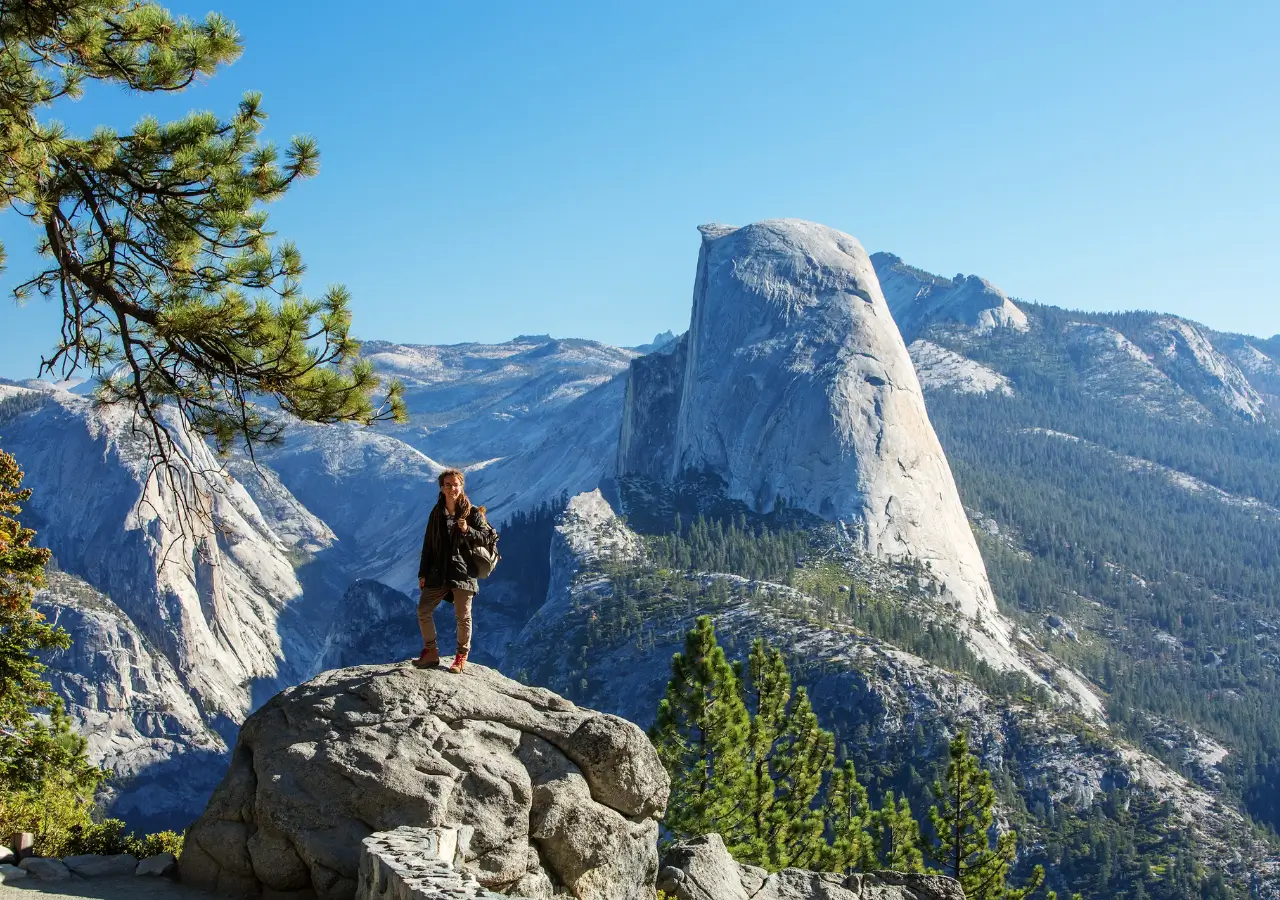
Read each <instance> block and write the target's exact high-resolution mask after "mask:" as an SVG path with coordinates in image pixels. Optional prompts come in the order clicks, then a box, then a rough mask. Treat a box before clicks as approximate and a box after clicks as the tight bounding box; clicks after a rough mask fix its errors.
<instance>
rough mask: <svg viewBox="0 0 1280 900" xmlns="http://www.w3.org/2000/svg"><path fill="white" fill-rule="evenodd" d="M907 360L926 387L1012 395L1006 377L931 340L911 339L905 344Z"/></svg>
mask: <svg viewBox="0 0 1280 900" xmlns="http://www.w3.org/2000/svg"><path fill="white" fill-rule="evenodd" d="M907 352H908V353H910V354H911V361H912V362H913V363H915V365H916V377H918V378H919V379H920V384H921V386H922V387H923V388H924V389H925V390H926V391H930V390H952V391H956V392H958V393H961V394H990V393H992V392H998V393H1000V394H1003V395H1004V396H1006V397H1012V396H1013V385H1011V384H1010V383H1009V379H1008V378H1006V377H1005V376H1004V375H1001V374H1000V373H999V372H995V371H993V370H991V369H989V368H987V367H986V366H984V365H982V363H978V362H974V361H973V360H971V359H969V358H968V357H965V356H961V355H960V354H959V353H956V352H955V351H954V350H948V349H947V348H946V347H940V346H939V345H937V344H935V343H933V342H932V341H926V340H917V341H912V342H911V345H910V346H909V347H907Z"/></svg>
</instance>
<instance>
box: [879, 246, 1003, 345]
mask: <svg viewBox="0 0 1280 900" xmlns="http://www.w3.org/2000/svg"><path fill="white" fill-rule="evenodd" d="M871 264H872V265H873V266H875V270H876V277H877V278H878V279H879V281H880V289H881V290H882V291H883V292H884V299H885V302H886V303H888V304H889V311H890V312H891V313H893V319H894V321H895V322H897V323H898V330H899V331H901V332H902V335H903V337H904V338H906V339H907V340H908V341H914V340H915V339H916V337H917V336H918V335H919V334H920V332H921V331H923V330H924V329H925V328H927V327H928V326H930V325H934V324H942V323H947V324H957V325H966V326H969V327H970V328H975V329H977V330H978V331H991V330H992V329H995V328H1012V329H1014V330H1016V331H1023V330H1025V329H1026V328H1027V315H1026V313H1024V312H1023V311H1022V310H1020V309H1018V307H1017V305H1016V304H1014V302H1013V301H1012V300H1010V299H1009V298H1008V297H1006V296H1005V294H1004V291H1002V290H1000V288H998V287H996V286H995V285H994V284H992V283H991V282H989V281H987V280H986V279H985V278H979V277H978V276H977V275H957V276H956V277H955V278H942V277H940V276H938V275H932V274H930V273H929V272H925V271H923V270H921V269H917V268H915V267H914V266H909V265H907V264H906V263H904V262H903V261H902V260H901V259H900V258H899V257H897V256H894V255H893V254H892V253H876V254H874V255H873V256H872V257H871Z"/></svg>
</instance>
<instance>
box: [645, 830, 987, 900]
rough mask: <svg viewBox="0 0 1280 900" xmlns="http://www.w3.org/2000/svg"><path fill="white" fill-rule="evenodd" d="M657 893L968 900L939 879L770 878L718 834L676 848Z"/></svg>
mask: <svg viewBox="0 0 1280 900" xmlns="http://www.w3.org/2000/svg"><path fill="white" fill-rule="evenodd" d="M658 887H659V888H661V889H662V890H663V891H665V892H666V893H667V894H668V895H669V896H671V897H674V898H676V900H964V891H963V890H961V889H960V884H959V882H957V881H955V880H954V879H952V878H944V877H942V876H940V875H904V874H902V873H900V872H876V873H873V874H872V873H868V874H856V875H837V874H835V873H833V872H811V871H809V870H807V869H783V870H782V871H781V872H774V873H773V874H769V873H768V872H766V871H765V870H764V869H760V868H757V867H756V866H747V865H743V864H741V863H738V862H735V861H734V859H733V857H732V856H730V855H729V851H728V850H726V849H725V846H724V841H723V840H722V839H721V838H720V835H718V834H707V835H703V836H702V837H697V838H693V839H691V840H688V841H681V842H680V843H678V844H675V845H674V846H672V847H671V849H670V850H668V851H667V854H666V856H665V857H664V858H663V860H662V870H661V872H660V873H659V876H658Z"/></svg>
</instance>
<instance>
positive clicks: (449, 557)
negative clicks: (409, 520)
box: [413, 469, 498, 673]
mask: <svg viewBox="0 0 1280 900" xmlns="http://www.w3.org/2000/svg"><path fill="white" fill-rule="evenodd" d="M436 480H437V481H438V482H439V484H440V498H439V499H438V500H437V501H436V505H435V508H434V509H432V510H431V516H430V518H428V519H427V533H426V534H425V535H423V538H422V561H421V562H420V563H419V565H418V588H419V590H420V591H421V593H420V594H419V597H418V627H419V628H420V629H421V630H422V655H421V656H419V657H418V658H417V659H416V660H414V661H413V664H414V665H415V666H417V667H418V668H420V669H425V668H426V667H428V666H436V665H439V664H440V652H439V650H437V649H436V625H435V620H434V619H433V618H432V617H433V615H434V614H435V611H436V607H437V606H439V605H440V601H441V600H444V599H445V598H446V597H447V596H448V595H449V594H452V595H453V615H454V618H455V619H457V621H458V651H457V655H456V656H455V657H454V658H453V665H451V666H449V671H450V672H454V673H458V672H461V671H462V670H463V668H464V667H465V666H466V663H467V654H468V653H470V652H471V601H472V599H474V598H475V595H476V591H477V590H478V589H479V584H478V582H477V581H476V566H475V563H474V562H472V559H471V551H472V549H473V548H475V547H489V548H492V547H493V546H494V544H495V543H496V542H497V540H498V533H497V532H496V531H494V530H493V527H492V526H491V525H490V524H489V523H488V522H486V521H485V518H484V507H483V506H481V507H478V508H477V507H474V506H472V505H471V501H470V500H468V499H467V495H466V494H465V493H463V490H462V487H463V483H464V481H465V478H464V476H463V474H462V473H461V472H460V471H458V470H457V469H445V470H444V471H443V472H441V473H440V477H439V478H438V479H436Z"/></svg>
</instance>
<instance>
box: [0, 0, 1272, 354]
mask: <svg viewBox="0 0 1280 900" xmlns="http://www.w3.org/2000/svg"><path fill="white" fill-rule="evenodd" d="M170 6H171V8H172V9H174V10H175V11H177V12H181V13H186V14H191V15H197V16H202V15H203V14H204V12H206V11H207V10H208V9H210V8H213V9H217V10H219V11H221V12H223V13H225V14H226V15H228V16H229V17H230V18H232V19H233V20H234V21H235V22H236V24H237V25H238V26H239V28H240V30H241V32H242V34H243V36H244V41H245V46H246V49H245V53H244V56H243V57H242V58H241V59H240V60H239V61H238V62H236V63H235V64H234V65H232V66H230V67H227V68H225V69H224V70H222V71H221V72H220V73H219V74H217V75H216V76H215V77H214V78H213V79H212V80H210V81H209V82H207V83H205V84H202V85H201V86H199V87H197V88H195V89H193V90H190V91H188V92H186V93H185V94H182V95H180V96H177V97H169V98H155V97H145V98H136V97H129V96H128V95H126V94H124V93H123V92H121V91H118V90H114V89H110V90H108V89H95V90H91V91H90V92H89V93H88V94H87V96H86V97H85V99H84V100H82V101H80V102H79V103H77V104H65V105H63V106H62V107H59V108H58V110H57V112H56V115H57V117H58V118H61V119H62V120H63V121H65V122H67V123H68V124H69V125H71V126H73V127H74V128H77V129H85V130H87V129H88V128H89V127H90V126H91V125H92V124H94V123H97V122H106V123H110V124H115V125H127V124H129V123H131V122H133V121H134V120H136V119H137V118H138V117H139V116H140V115H141V114H142V113H144V112H148V111H150V112H154V113H156V114H157V115H159V116H162V117H173V116H177V115H179V114H181V113H183V112H185V111H187V110H188V109H192V108H207V109H213V110H215V111H217V112H220V113H223V114H226V113H229V112H230V111H231V110H232V109H233V107H234V104H235V101H236V100H237V99H238V97H239V96H240V94H241V93H242V92H243V91H245V90H249V89H255V90H260V91H262V92H263V93H264V94H265V101H266V108H267V110H268V111H269V112H270V113H271V114H272V118H271V122H270V125H269V136H270V137H272V138H273V139H276V140H278V141H279V142H280V143H282V144H283V143H285V142H287V140H288V138H289V137H290V136H291V135H293V134H296V133H310V134H312V135H314V136H315V137H316V138H317V139H318V140H319V143H320V147H321V151H322V154H323V155H322V163H321V172H320V175H319V177H317V178H316V179H314V180H312V181H309V182H306V183H304V184H302V185H301V186H299V187H298V188H297V189H295V190H294V191H292V192H291V194H290V195H289V196H287V197H286V198H285V199H284V200H282V201H281V202H279V203H277V204H275V205H274V206H273V208H272V221H273V224H274V226H275V227H276V228H277V230H278V231H279V232H280V233H281V234H282V235H283V236H287V237H289V238H291V239H294V240H295V241H296V242H297V243H298V244H299V246H300V248H301V249H302V252H303V255H304V258H305V259H306V260H307V262H308V264H309V272H308V280H307V285H308V287H309V288H311V289H314V290H316V291H319V290H320V289H322V288H323V286H324V285H326V284H328V283H330V282H342V283H345V284H346V285H347V286H348V287H349V288H351V290H352V292H353V294H354V310H355V315H356V329H355V330H356V332H357V333H358V334H359V335H360V336H361V337H365V338H384V339H391V340H398V341H408V342H421V343H453V342H460V341H469V340H476V341H501V340H505V339H508V338H510V337H512V336H514V335H516V334H520V333H541V332H549V333H551V334H554V335H557V336H575V337H589V338H596V339H599V340H603V341H608V342H610V343H615V344H635V343H642V342H644V341H647V340H649V339H650V338H651V337H652V336H653V335H654V333H656V332H658V331H661V330H664V329H668V328H670V329H673V330H676V331H679V330H681V329H683V328H684V327H686V325H687V323H688V315H689V303H690V295H691V291H692V285H693V275H694V265H695V260H696V254H697V247H698V234H697V232H696V231H695V230H694V229H695V226H697V225H698V224H700V223H703V222H709V221H720V222H729V223H733V224H743V223H746V222H749V221H753V220H757V219H763V218H770V217H778V216H794V217H800V218H805V219H812V220H816V221H819V222H823V223H825V224H828V225H831V226H834V227H836V228H839V229H841V230H843V231H847V232H849V233H851V234H853V235H855V236H856V237H858V238H859V239H860V240H861V241H862V243H863V245H864V246H865V247H866V248H867V249H868V250H869V251H875V250H890V251H892V252H895V253H897V254H899V255H900V256H902V257H903V258H904V259H906V260H907V261H908V262H910V263H913V264H914V265H917V266H920V267H922V268H925V269H929V270H932V271H936V272H940V273H942V274H945V275H952V274H955V273H956V272H965V273H977V274H980V275H983V276H985V277H987V278H989V279H991V280H992V281H994V282H996V283H997V284H999V285H1000V286H1001V287H1003V288H1004V289H1005V290H1006V291H1007V292H1008V293H1010V294H1012V295H1014V296H1018V297H1024V298H1028V299H1035V300H1039V301H1042V302H1046V303H1053V304H1058V305H1063V306H1068V307H1077V308H1088V309H1127V308H1145V309H1158V310H1161V311H1167V312H1174V313H1179V314H1182V315H1186V316H1189V317H1191V318H1194V319H1197V320H1199V321H1202V322H1205V323H1207V324H1209V325H1211V326H1213V327H1216V328H1220V329H1224V330H1235V331H1243V332H1248V333H1253V334H1261V335H1271V334H1274V333H1276V332H1280V288H1278V287H1277V284H1280V280H1278V279H1277V277H1276V271H1275V270H1276V263H1277V261H1278V260H1280V255H1278V254H1277V247H1278V246H1280V174H1278V172H1277V162H1278V161H1280V153H1277V146H1278V145H1280V53H1278V52H1277V51H1276V45H1275V39H1276V34H1277V33H1278V32H1280V4H1275V3H1256V4H1255V3H1227V4H1219V3H1213V4H1211V3H1208V2H1204V3H1196V4H1188V3H1168V2H1161V3H1154V2H1153V3H1110V2H1108V3H1091V2H1076V3H1069V4H1053V5H1049V4H1039V3H1015V2H1009V3H999V4H996V3H964V4H959V3H950V2H938V3H899V4H890V3H880V2H876V3H852V2H830V3H805V2H792V3H788V4H781V3H756V2H742V0H739V2H734V3H719V2H699V3H687V2H679V3H666V2H648V3H643V4H639V3H636V4H625V5H624V4H613V3H607V4H604V3H586V2H582V3H569V2H554V3H526V2H511V3H490V4H471V3H425V2H412V3H411V2H387V0H370V2H365V3H350V2H343V3H337V2H308V3H303V2H300V0H289V2H283V0H281V2H270V3H264V2H247V0H226V2H221V3H217V4H216V5H213V4H209V3H208V0H206V2H204V3H190V2H185V0H184V2H178V3H173V4H171V5H170ZM624 6H625V7H626V8H623V7H624ZM0 236H2V237H3V238H4V240H5V242H6V244H7V245H8V247H9V251H10V256H11V265H10V269H9V271H8V272H7V273H6V274H5V276H4V277H3V281H2V282H0V290H4V291H5V293H6V294H7V292H8V290H9V289H10V288H11V287H12V285H13V283H14V282H15V281H16V280H17V278H16V276H18V275H19V274H21V273H23V272H25V271H26V270H27V269H29V268H30V266H31V258H30V256H29V255H25V254H24V252H23V251H22V248H23V247H24V246H27V245H29V244H30V243H31V242H32V239H33V235H31V234H30V233H29V229H28V226H27V225H26V223H25V222H21V221H19V220H16V217H15V216H13V215H12V214H6V215H4V216H0ZM57 323H58V318H57V314H56V310H55V309H54V308H53V307H51V306H50V305H48V304H46V303H44V301H42V300H38V299H37V300H34V301H32V302H31V303H30V304H29V305H28V306H27V307H25V308H22V309H16V308H14V307H13V305H12V303H11V301H9V300H7V299H5V300H0V325H2V327H0V375H4V376H8V377H28V376H31V375H33V374H34V373H35V368H36V364H37V362H38V359H39V355H40V353H41V351H43V350H47V349H48V348H49V347H50V346H52V344H53V343H54V340H55V338H56V328H57Z"/></svg>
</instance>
